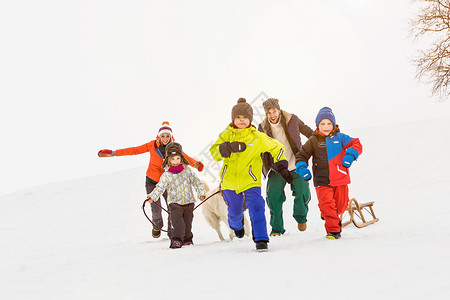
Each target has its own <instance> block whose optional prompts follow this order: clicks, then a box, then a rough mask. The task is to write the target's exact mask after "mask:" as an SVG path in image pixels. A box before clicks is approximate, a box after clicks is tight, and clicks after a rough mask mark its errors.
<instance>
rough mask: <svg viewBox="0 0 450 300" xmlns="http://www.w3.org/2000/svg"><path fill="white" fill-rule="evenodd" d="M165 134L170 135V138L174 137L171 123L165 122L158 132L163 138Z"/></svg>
mask: <svg viewBox="0 0 450 300" xmlns="http://www.w3.org/2000/svg"><path fill="white" fill-rule="evenodd" d="M163 133H168V134H170V136H172V128H171V127H170V124H169V122H167V121H164V122H162V124H161V128H159V130H158V136H161V134H163Z"/></svg>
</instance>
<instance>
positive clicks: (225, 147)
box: [219, 142, 247, 158]
mask: <svg viewBox="0 0 450 300" xmlns="http://www.w3.org/2000/svg"><path fill="white" fill-rule="evenodd" d="M246 148H247V146H246V145H245V143H242V142H232V143H230V142H224V143H222V144H220V146H219V152H220V155H222V157H225V158H228V157H230V156H231V153H233V152H242V151H244V150H245V149H246Z"/></svg>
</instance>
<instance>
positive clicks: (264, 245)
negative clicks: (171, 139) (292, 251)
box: [255, 241, 269, 252]
mask: <svg viewBox="0 0 450 300" xmlns="http://www.w3.org/2000/svg"><path fill="white" fill-rule="evenodd" d="M255 246H256V251H258V252H264V251H267V250H268V249H269V245H268V242H267V241H257V242H255Z"/></svg>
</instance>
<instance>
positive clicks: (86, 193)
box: [0, 118, 450, 300]
mask: <svg viewBox="0 0 450 300" xmlns="http://www.w3.org/2000/svg"><path fill="white" fill-rule="evenodd" d="M449 121H450V118H443V119H437V120H435V119H433V120H426V121H422V120H421V121H414V122H410V123H403V124H398V125H389V126H385V127H372V128H359V129H353V130H351V131H346V130H345V126H344V125H345V124H342V126H341V128H342V131H343V132H344V133H347V134H349V135H351V136H354V137H359V138H360V140H361V142H362V144H363V147H364V151H363V154H362V155H361V157H360V158H359V160H358V161H357V162H356V163H355V164H354V165H353V166H352V167H351V171H352V184H351V185H350V196H351V197H356V198H357V199H358V200H359V201H360V202H367V201H375V205H374V210H375V213H376V215H377V216H378V217H379V218H380V221H379V222H377V223H375V224H373V225H370V226H368V227H366V228H362V229H358V228H356V227H355V226H353V225H349V226H347V227H345V228H344V230H343V234H342V236H343V237H342V239H340V240H336V241H332V240H327V239H325V238H324V236H325V230H324V227H323V221H322V220H320V218H319V210H318V207H317V198H316V195H315V192H314V191H313V189H312V200H311V203H310V206H309V207H310V213H309V215H308V229H307V231H305V232H299V231H298V230H297V229H296V223H295V221H294V219H293V218H292V217H290V215H291V213H292V208H291V206H292V197H291V196H290V195H289V194H288V195H289V196H288V200H287V202H286V203H285V206H284V208H285V223H286V228H287V233H286V234H285V235H283V236H281V237H276V238H271V241H270V244H269V251H268V252H265V253H258V252H256V251H255V250H254V244H253V242H252V241H251V238H249V237H244V238H243V239H241V240H238V239H234V240H232V241H229V240H228V241H224V242H220V241H219V238H218V237H217V234H216V233H215V231H214V230H213V229H212V228H210V227H209V226H208V225H207V223H206V221H205V220H204V218H203V215H202V214H201V209H198V210H196V211H195V217H194V224H193V233H194V242H195V245H193V246H188V247H183V248H182V249H176V250H174V249H169V248H168V246H169V241H168V239H167V237H165V236H162V237H161V238H159V239H154V238H152V237H151V233H150V231H151V225H150V223H149V222H148V220H147V219H146V218H145V217H144V215H143V213H142V210H141V205H142V202H143V201H144V199H145V188H144V179H145V176H144V174H145V166H143V167H139V168H133V169H129V170H126V171H121V172H116V173H111V174H106V175H101V176H93V177H86V178H82V179H77V180H72V181H63V182H58V183H53V184H48V185H43V186H39V187H36V188H31V189H27V190H23V191H19V192H16V193H13V194H9V195H6V196H2V197H0V241H1V245H0V266H1V268H0V282H1V283H2V284H1V285H2V288H1V289H0V299H77V300H79V299H173V298H181V299H230V298H235V299H245V298H247V299H249V298H257V299H274V297H276V298H279V299H292V298H297V299H299V298H303V299H328V298H330V297H332V299H422V298H424V297H427V298H429V299H446V298H448V297H449V296H450V286H449V285H448V269H449V267H450V262H449V260H448V253H449V250H450V239H448V236H449V234H448V228H449V225H450V204H449V202H448V199H449V198H448V195H449V194H450V179H449V178H450V174H449V173H450V171H449V169H450V168H449V159H448V139H449V138H450V134H449V131H448V130H447V129H443V128H447V127H446V126H448V124H449ZM437 129H443V130H437ZM200 175H201V174H200ZM310 186H311V188H312V184H311V183H310ZM263 191H264V183H263ZM286 191H287V193H289V190H288V188H287V189H286ZM266 213H268V212H267V211H266ZM223 231H224V236H226V237H227V236H228V233H227V231H226V230H225V229H224V228H223Z"/></svg>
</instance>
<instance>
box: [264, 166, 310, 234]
mask: <svg viewBox="0 0 450 300" xmlns="http://www.w3.org/2000/svg"><path fill="white" fill-rule="evenodd" d="M291 174H292V176H294V180H293V181H292V183H291V185H290V186H291V190H292V196H294V209H293V214H292V216H293V217H294V219H295V221H297V223H306V215H307V214H308V203H309V201H310V200H311V193H310V191H309V184H308V182H307V181H304V180H303V179H302V178H301V177H300V176H299V175H298V174H297V173H296V172H294V171H291ZM286 183H287V182H286V181H285V180H284V179H283V177H282V176H281V174H279V173H276V172H274V171H270V172H269V176H268V180H267V198H266V201H267V206H269V209H270V226H272V231H271V233H270V234H272V233H279V234H283V233H284V232H285V229H284V223H283V203H284V202H285V201H286V195H285V193H284V187H285V186H286Z"/></svg>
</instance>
